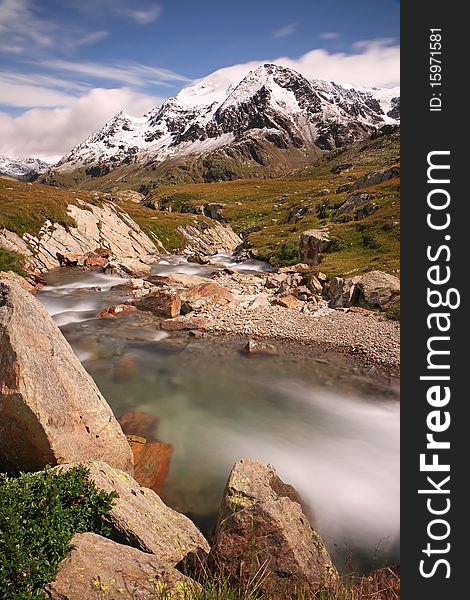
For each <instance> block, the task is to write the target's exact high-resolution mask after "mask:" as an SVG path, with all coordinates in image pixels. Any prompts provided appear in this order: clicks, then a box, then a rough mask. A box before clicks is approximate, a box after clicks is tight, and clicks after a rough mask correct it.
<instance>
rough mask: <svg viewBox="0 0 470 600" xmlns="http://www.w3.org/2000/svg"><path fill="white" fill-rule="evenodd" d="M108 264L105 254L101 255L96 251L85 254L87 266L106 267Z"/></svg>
mask: <svg viewBox="0 0 470 600" xmlns="http://www.w3.org/2000/svg"><path fill="white" fill-rule="evenodd" d="M107 264H108V259H107V258H105V257H104V256H100V255H99V254H97V253H96V252H89V253H88V254H87V255H86V256H85V260H84V265H85V267H105V266H106V265H107Z"/></svg>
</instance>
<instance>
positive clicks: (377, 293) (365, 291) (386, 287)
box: [326, 271, 400, 310]
mask: <svg viewBox="0 0 470 600" xmlns="http://www.w3.org/2000/svg"><path fill="white" fill-rule="evenodd" d="M326 295H327V298H328V300H329V306H330V308H344V307H348V306H354V305H363V306H365V307H367V308H380V309H381V310H388V309H390V308H393V307H394V306H396V305H398V304H399V302H400V280H399V279H398V277H395V276H394V275H390V274H389V273H384V272H383V271H369V272H368V273H365V274H364V275H357V276H356V277H352V278H350V279H344V278H343V277H333V279H332V280H331V281H330V282H329V284H328V286H327V288H326Z"/></svg>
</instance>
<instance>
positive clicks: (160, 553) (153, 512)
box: [56, 462, 209, 566]
mask: <svg viewBox="0 0 470 600" xmlns="http://www.w3.org/2000/svg"><path fill="white" fill-rule="evenodd" d="M74 466H76V465H74V464H70V465H61V466H60V467H56V468H57V469H69V468H72V467H74ZM86 467H87V468H88V469H89V475H88V477H89V478H90V480H91V481H93V482H94V484H95V486H96V487H97V488H98V489H101V490H104V491H105V492H107V493H110V492H112V491H116V492H117V493H118V495H119V497H118V498H116V499H115V501H114V504H113V507H112V509H111V511H110V513H109V515H108V516H107V517H106V521H107V522H108V524H109V525H110V526H111V528H112V534H111V536H112V538H113V539H115V540H116V541H119V542H121V543H123V544H127V545H129V546H133V547H134V548H138V549H139V550H142V551H143V552H149V553H151V554H155V555H156V556H157V557H158V559H159V560H160V561H161V562H162V563H164V564H166V565H170V566H175V565H176V564H177V563H179V562H180V561H181V560H183V559H184V558H186V556H187V555H188V554H190V553H193V552H194V553H197V552H202V553H204V552H209V544H208V543H207V541H206V539H205V538H204V536H203V535H202V533H201V532H200V531H199V529H197V527H196V526H195V525H194V523H193V522H192V521H190V520H189V519H188V518H187V517H185V516H184V515H182V514H180V513H178V512H176V511H175V510H173V509H171V508H169V507H168V506H167V505H166V504H165V503H164V502H163V501H162V500H161V499H160V497H159V496H158V495H157V494H156V493H155V492H154V491H152V490H150V489H147V488H144V487H142V486H141V485H139V484H138V483H137V481H135V480H134V479H133V478H132V477H131V476H130V475H128V474H127V473H124V472H123V471H119V470H118V469H113V468H112V467H110V466H109V465H107V464H105V463H103V462H91V463H86Z"/></svg>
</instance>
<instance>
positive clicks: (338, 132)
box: [46, 64, 399, 183]
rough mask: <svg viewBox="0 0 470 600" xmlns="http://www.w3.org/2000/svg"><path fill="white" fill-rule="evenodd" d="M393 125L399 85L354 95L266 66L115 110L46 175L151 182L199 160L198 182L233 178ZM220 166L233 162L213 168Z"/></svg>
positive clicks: (312, 155) (305, 159)
mask: <svg viewBox="0 0 470 600" xmlns="http://www.w3.org/2000/svg"><path fill="white" fill-rule="evenodd" d="M398 122H399V96H398V89H393V90H384V89H382V90H380V89H367V90H356V89H354V88H346V87H343V86H341V85H339V84H337V83H333V82H332V83H328V82H326V81H319V80H312V81H308V80H307V79H306V78H305V77H303V76H302V75H301V74H299V73H297V72H295V71H293V70H291V69H288V68H285V67H281V66H278V65H275V64H264V65H262V66H260V67H258V68H257V69H255V70H253V71H250V72H249V73H248V74H247V75H246V76H245V77H243V79H242V80H241V81H239V82H238V83H237V84H234V83H230V84H228V85H227V82H226V81H221V80H219V78H218V77H217V74H213V75H211V76H209V77H208V78H206V79H204V80H202V81H200V82H199V83H197V84H195V85H193V86H190V87H188V88H185V89H183V90H182V91H181V92H180V93H179V94H178V95H177V96H176V97H174V98H170V99H168V100H166V101H165V102H164V103H163V104H162V105H161V106H159V107H156V108H155V109H153V110H152V111H150V112H149V113H147V114H146V115H144V116H143V117H138V118H137V117H133V116H130V115H127V114H124V113H122V112H121V113H119V114H118V115H116V116H115V117H113V119H111V120H110V121H109V122H108V123H106V125H105V126H104V127H103V128H102V129H101V130H100V131H98V132H96V133H94V134H92V135H91V136H89V137H88V138H87V139H86V140H85V141H84V142H82V143H81V144H79V145H78V146H76V147H75V148H73V149H72V150H71V151H70V152H69V153H68V154H67V155H66V156H64V157H63V158H62V159H61V160H60V161H59V163H58V164H57V165H56V166H55V167H54V168H53V169H52V170H51V171H50V172H49V174H48V176H47V178H48V179H49V182H52V183H54V182H57V181H58V182H59V183H60V182H61V178H63V177H64V176H67V175H68V174H72V175H73V178H74V183H80V182H81V181H83V180H86V179H96V178H102V177H106V176H107V175H108V174H109V173H112V172H114V171H116V172H117V171H118V170H119V177H127V178H128V179H129V178H130V179H136V178H137V177H138V176H142V170H144V171H145V169H148V170H149V171H150V172H153V173H152V177H153V178H154V179H155V178H156V177H159V176H163V175H165V173H167V172H168V171H171V170H172V169H174V168H175V165H181V164H186V165H187V164H188V163H190V162H191V160H194V158H195V157H202V158H203V161H205V164H203V165H202V170H203V171H204V168H205V169H206V172H203V173H202V174H201V177H202V180H206V181H211V180H216V179H232V178H236V177H239V176H241V174H242V171H243V167H245V169H246V168H249V167H250V166H253V165H257V166H258V167H260V166H261V167H266V168H267V167H269V168H273V167H274V168H275V167H276V165H279V164H280V163H285V165H284V166H287V165H289V166H295V165H300V164H305V162H308V161H309V160H312V159H314V158H315V157H318V156H319V155H320V154H321V153H322V152H324V151H328V150H332V149H334V148H338V147H342V146H344V145H347V144H349V143H352V142H354V141H357V140H358V139H361V138H363V137H366V136H367V135H370V134H371V133H372V132H373V131H375V130H377V129H379V128H380V127H381V126H383V125H396V124H398ZM221 160H222V161H224V162H225V165H226V164H227V163H230V162H232V163H233V162H234V161H235V163H236V166H234V165H231V168H228V169H225V171H224V169H223V168H222V169H220V168H219V169H215V172H214V167H213V165H214V163H217V161H219V162H220V161H221ZM184 168H186V171H188V167H187V166H186V167H183V170H184ZM211 169H212V171H211ZM136 170H137V171H139V174H137V173H136ZM207 171H209V173H207ZM221 171H222V172H221ZM47 178H46V180H47ZM193 180H196V179H195V176H193Z"/></svg>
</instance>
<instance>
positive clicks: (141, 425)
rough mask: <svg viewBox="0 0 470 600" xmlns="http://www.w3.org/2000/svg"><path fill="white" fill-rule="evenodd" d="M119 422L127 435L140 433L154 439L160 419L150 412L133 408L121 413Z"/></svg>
mask: <svg viewBox="0 0 470 600" xmlns="http://www.w3.org/2000/svg"><path fill="white" fill-rule="evenodd" d="M118 423H119V425H120V426H121V427H122V430H123V431H124V433H125V434H126V435H140V436H143V437H145V438H147V439H154V437H155V434H156V430H157V426H158V419H157V417H155V416H154V415H151V414H149V413H145V412H141V411H137V410H132V411H130V412H127V413H124V414H123V415H121V416H120V417H119V419H118Z"/></svg>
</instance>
